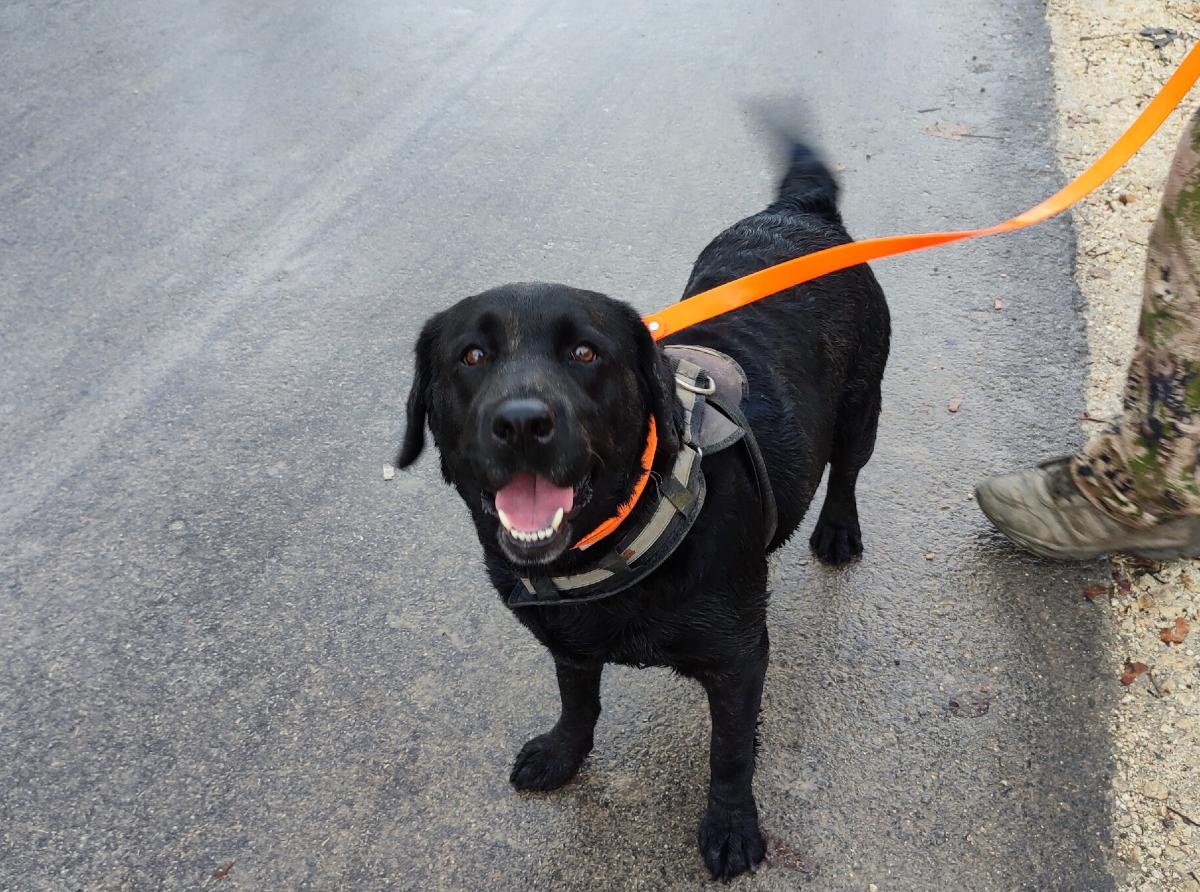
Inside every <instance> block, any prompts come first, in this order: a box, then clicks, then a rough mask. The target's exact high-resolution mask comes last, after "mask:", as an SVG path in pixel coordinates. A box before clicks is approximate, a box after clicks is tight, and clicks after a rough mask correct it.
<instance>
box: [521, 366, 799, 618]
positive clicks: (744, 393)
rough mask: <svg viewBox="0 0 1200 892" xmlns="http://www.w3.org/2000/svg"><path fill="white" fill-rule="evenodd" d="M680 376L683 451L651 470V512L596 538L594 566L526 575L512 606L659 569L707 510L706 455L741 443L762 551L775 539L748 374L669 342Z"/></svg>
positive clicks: (602, 594) (575, 599) (611, 585)
mask: <svg viewBox="0 0 1200 892" xmlns="http://www.w3.org/2000/svg"><path fill="white" fill-rule="evenodd" d="M663 352H664V353H665V354H666V356H667V359H668V360H669V361H670V362H671V365H672V369H673V371H674V374H675V399H676V400H677V401H678V402H679V404H680V406H682V408H683V431H682V437H681V441H682V442H681V443H680V448H679V455H678V456H677V457H676V459H675V464H674V466H673V467H672V468H671V473H670V474H668V475H667V476H666V477H660V476H659V475H657V474H655V475H653V477H652V479H653V482H654V483H655V487H654V491H653V494H651V492H650V490H649V488H648V489H647V491H646V493H645V494H644V495H643V498H650V497H652V498H653V499H654V507H653V510H651V511H649V512H647V514H646V519H645V520H644V521H643V522H642V523H641V524H639V525H638V526H637V527H635V528H634V529H631V530H628V531H627V532H625V533H624V534H623V535H622V536H621V537H620V539H619V540H618V541H617V544H616V545H615V546H611V545H608V543H607V542H604V544H601V543H596V544H595V545H591V546H588V550H591V549H592V548H595V549H596V550H597V551H601V549H607V550H604V551H602V553H601V554H600V555H599V556H598V557H597V559H596V562H595V565H594V566H593V568H592V569H590V570H585V571H583V572H581V573H576V574H573V575H570V576H546V575H531V576H521V577H518V578H519V580H520V581H519V582H518V583H517V585H515V586H514V587H513V591H512V593H511V594H510V595H509V596H508V599H507V601H508V606H509V607H528V606H551V605H561V604H581V603H585V602H587V601H598V600H600V599H602V598H608V597H611V596H613V595H615V594H617V593H618V592H623V591H624V590H625V589H627V588H629V587H630V586H632V585H634V584H636V583H638V582H640V581H641V580H642V579H644V578H645V577H646V576H648V575H649V574H650V573H652V572H653V571H654V570H656V569H657V568H658V567H659V566H660V565H661V564H662V563H663V562H664V561H665V560H666V559H667V558H668V557H670V556H671V554H672V552H674V551H675V549H676V548H678V547H679V543H680V542H682V541H683V539H684V537H685V536H687V534H688V532H689V531H690V530H691V528H692V524H694V523H695V522H696V518H697V517H698V516H699V514H700V509H701V508H703V507H704V492H705V488H704V472H703V470H702V469H701V460H702V459H703V458H704V457H705V456H709V455H714V454H715V453H718V452H721V451H722V450H724V449H728V448H729V447H730V446H732V445H734V444H735V443H739V442H740V443H742V444H743V445H744V446H745V447H746V453H747V455H748V456H749V458H750V465H751V467H752V468H753V470H754V482H755V485H756V487H757V489H758V499H759V503H760V505H761V506H762V513H763V525H764V527H765V529H766V539H765V541H764V543H763V547H764V548H765V547H766V546H768V545H769V544H770V542H771V540H772V539H773V538H774V536H775V524H776V510H775V496H774V494H773V493H772V492H771V482H770V480H769V479H768V477H767V466H766V463H765V462H764V461H763V457H762V452H761V451H760V450H759V448H758V441H757V440H755V438H754V431H753V430H751V428H750V425H749V423H748V422H747V421H746V416H745V415H744V414H743V413H742V404H743V402H744V401H745V400H746V398H747V397H748V396H749V394H750V386H749V383H748V382H747V380H746V373H745V372H744V371H742V367H741V366H740V365H738V363H737V361H736V360H734V359H733V358H732V357H729V356H726V355H725V354H724V353H720V352H718V351H717V350H712V349H710V348H708V347H697V346H691V345H686V346H685V345H678V346H669V347H664V348H663Z"/></svg>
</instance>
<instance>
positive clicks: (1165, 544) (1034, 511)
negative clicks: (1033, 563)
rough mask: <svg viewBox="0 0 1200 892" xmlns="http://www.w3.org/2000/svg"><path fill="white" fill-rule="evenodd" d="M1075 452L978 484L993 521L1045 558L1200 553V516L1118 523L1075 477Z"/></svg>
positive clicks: (1161, 557) (1170, 557)
mask: <svg viewBox="0 0 1200 892" xmlns="http://www.w3.org/2000/svg"><path fill="white" fill-rule="evenodd" d="M1070 461H1071V460H1070V459H1069V458H1058V459H1053V460H1052V461H1048V462H1045V463H1043V464H1041V465H1039V466H1038V467H1037V468H1034V469H1032V470H1029V471H1022V472H1021V473H1019V474H1008V475H1005V476H1003V477H990V478H988V479H987V480H984V481H983V482H982V483H980V484H979V485H978V486H977V487H976V488H975V498H976V499H977V500H978V501H979V507H980V508H981V509H982V510H983V513H984V514H986V515H987V518H988V520H990V521H991V522H992V525H993V526H994V527H995V528H996V529H998V530H999V531H1000V532H1002V533H1003V534H1004V535H1006V536H1008V538H1010V539H1012V540H1013V541H1014V542H1016V543H1017V544H1018V545H1020V546H1021V547H1022V548H1026V549H1028V550H1029V551H1032V552H1033V553H1034V554H1037V555H1041V556H1042V557H1045V558H1052V559H1054V560H1060V561H1084V560H1088V559H1090V558H1095V557H1099V556H1100V555H1102V554H1108V553H1110V552H1121V553H1122V554H1133V555H1137V556H1138V557H1144V558H1149V559H1150V560H1156V561H1165V560H1174V559H1177V558H1185V557H1187V558H1190V557H1200V517H1195V516H1188V517H1180V518H1175V519H1172V520H1167V521H1163V522H1162V523H1159V524H1156V525H1154V526H1151V527H1148V528H1146V529H1137V528H1134V527H1130V526H1126V525H1125V524H1123V523H1118V522H1117V521H1115V520H1113V519H1112V518H1111V517H1109V516H1108V515H1107V514H1105V513H1104V512H1103V511H1101V510H1100V509H1098V508H1096V507H1095V506H1094V505H1093V504H1092V503H1091V502H1089V501H1088V500H1087V499H1086V498H1085V497H1084V495H1083V494H1082V493H1081V492H1080V491H1079V487H1077V486H1076V485H1075V481H1074V480H1073V479H1072V478H1071V467H1070Z"/></svg>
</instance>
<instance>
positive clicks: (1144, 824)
mask: <svg viewBox="0 0 1200 892" xmlns="http://www.w3.org/2000/svg"><path fill="white" fill-rule="evenodd" d="M1047 19H1048V21H1049V24H1050V31H1051V40H1052V43H1053V53H1054V75H1055V84H1056V92H1057V100H1058V152H1059V157H1060V160H1061V164H1062V167H1063V170H1064V172H1065V173H1066V174H1067V175H1068V176H1074V175H1075V174H1077V173H1078V172H1079V171H1081V170H1082V169H1083V168H1084V167H1085V166H1086V165H1087V164H1088V163H1089V162H1090V161H1091V160H1092V159H1094V158H1095V157H1096V156H1097V155H1098V154H1099V153H1100V152H1101V151H1103V149H1104V148H1106V147H1107V146H1108V145H1109V144H1110V143H1111V142H1112V141H1113V140H1114V139H1115V138H1116V137H1117V136H1118V135H1119V134H1120V133H1121V132H1122V130H1123V129H1124V128H1125V127H1127V126H1128V124H1129V122H1130V121H1132V120H1133V118H1134V116H1135V115H1136V114H1137V112H1138V111H1139V110H1140V109H1141V108H1142V107H1143V106H1144V105H1145V103H1146V101H1147V100H1148V99H1149V98H1150V97H1151V96H1152V95H1153V94H1154V93H1155V91H1156V90H1157V89H1158V87H1159V86H1160V85H1161V84H1162V82H1163V81H1164V80H1165V79H1166V78H1167V77H1168V76H1169V75H1170V73H1171V72H1172V71H1173V70H1174V68H1175V66H1176V65H1178V64H1179V62H1180V60H1181V59H1182V58H1183V56H1184V54H1185V53H1186V51H1187V49H1188V48H1189V47H1190V46H1191V44H1192V41H1193V39H1194V38H1195V36H1197V35H1200V4H1196V3H1192V2H1175V0H1167V2H1149V0H1120V2H1105V3H1099V2H1095V0H1091V2H1085V0H1049V2H1048V3H1047ZM1151 28H1158V29H1168V30H1169V31H1173V32H1177V34H1178V35H1179V36H1178V37H1177V38H1174V39H1172V37H1173V36H1172V35H1171V34H1168V33H1162V32H1158V33H1156V34H1154V35H1144V34H1143V33H1142V32H1143V31H1144V30H1145V29H1151ZM1155 37H1157V38H1158V40H1157V41H1156V40H1155ZM1168 40H1169V42H1166V43H1165V45H1156V43H1158V44H1162V43H1164V42H1165V41H1168ZM1198 101H1200V91H1193V93H1192V94H1191V95H1190V96H1189V97H1188V99H1187V100H1186V101H1185V103H1184V104H1183V106H1182V107H1181V108H1180V109H1179V110H1178V111H1176V112H1175V114H1174V115H1173V116H1172V118H1171V120H1170V121H1169V122H1168V123H1167V124H1165V125H1164V126H1163V128H1162V130H1161V131H1160V132H1159V134H1158V135H1156V136H1155V137H1154V139H1153V140H1152V141H1151V142H1150V143H1149V144H1148V145H1147V146H1146V147H1145V148H1144V149H1143V150H1142V151H1141V152H1140V153H1139V154H1138V155H1137V157H1136V158H1134V159H1133V161H1132V162H1130V163H1129V164H1128V165H1127V166H1126V167H1125V168H1123V169H1122V170H1121V172H1120V173H1119V174H1118V175H1117V176H1116V177H1115V178H1114V179H1113V180H1112V181H1111V182H1110V183H1109V184H1108V185H1106V186H1105V187H1104V188H1103V189H1102V190H1100V191H1099V192H1097V193H1095V194H1094V195H1092V196H1090V197H1089V198H1088V199H1087V200H1086V201H1084V202H1082V203H1081V204H1080V205H1079V206H1077V208H1076V209H1075V210H1074V212H1073V224H1074V227H1075V232H1076V236H1077V252H1078V253H1077V256H1076V268H1075V278H1076V281H1077V282H1078V284H1079V288H1080V291H1081V293H1082V294H1083V297H1084V301H1085V307H1084V313H1085V316H1086V319H1087V333H1088V347H1089V353H1090V361H1089V374H1088V381H1087V388H1086V394H1087V406H1088V418H1086V419H1085V420H1084V424H1085V427H1086V428H1087V429H1089V430H1091V429H1094V428H1095V426H1096V422H1093V421H1091V420H1090V419H1092V418H1099V419H1104V418H1108V417H1111V416H1112V415H1113V414H1115V413H1116V412H1117V411H1118V410H1119V407H1120V401H1121V393H1122V389H1123V387H1124V382H1125V370H1126V366H1127V364H1128V361H1129V354H1130V351H1131V350H1132V346H1133V341H1134V336H1135V333H1136V328H1137V317H1138V311H1139V307H1140V306H1141V281H1142V269H1143V264H1144V262H1145V250H1146V238H1147V235H1148V233H1149V231H1150V226H1151V224H1152V223H1153V220H1154V216H1155V214H1156V213H1157V209H1158V202H1159V197H1160V194H1161V189H1162V178H1163V175H1164V173H1165V171H1166V169H1167V166H1168V164H1169V162H1170V158H1171V154H1172V151H1173V149H1174V146H1175V141H1176V140H1177V139H1178V135H1179V132H1180V130H1181V129H1182V127H1183V124H1184V122H1185V120H1186V118H1187V116H1188V115H1190V114H1191V113H1192V111H1193V110H1194V109H1195V108H1196V105H1197V102H1198ZM1198 592H1200V562H1178V563H1172V564H1162V565H1147V564H1143V563H1139V562H1132V561H1124V560H1120V559H1118V560H1115V561H1114V562H1113V564H1112V568H1111V578H1110V579H1108V580H1104V582H1103V583H1102V584H1100V585H1097V586H1095V587H1093V589H1091V590H1089V594H1090V595H1091V596H1092V598H1093V599H1094V603H1095V604H1096V606H1097V609H1104V608H1105V607H1106V608H1107V609H1108V610H1109V611H1110V613H1111V617H1112V623H1113V625H1114V629H1115V635H1114V638H1113V640H1114V642H1115V650H1114V653H1113V654H1112V667H1113V668H1112V673H1113V679H1114V682H1113V683H1114V684H1115V685H1120V686H1122V687H1123V694H1122V696H1121V697H1120V698H1119V699H1118V700H1117V704H1116V706H1115V707H1114V710H1113V714H1112V737H1113V741H1114V750H1113V752H1114V760H1115V765H1114V766H1113V767H1114V773H1113V781H1112V791H1111V792H1112V799H1113V809H1112V814H1113V816H1114V820H1115V822H1116V827H1115V828H1114V831H1113V837H1114V840H1115V842H1116V857H1117V860H1116V863H1115V864H1114V865H1113V869H1114V872H1115V873H1116V875H1117V879H1118V884H1119V888H1121V889H1123V890H1138V892H1157V890H1171V892H1177V890H1184V892H1200V661H1198V659H1197V648H1198V647H1200V631H1193V632H1192V634H1191V636H1190V637H1188V638H1187V639H1186V640H1184V641H1183V643H1171V642H1169V641H1167V640H1164V630H1165V629H1175V628H1176V625H1175V624H1176V622H1177V620H1180V619H1182V620H1183V621H1184V622H1185V623H1189V624H1190V626H1191V627H1192V629H1193V630H1196V629H1198V628H1200V594H1198ZM1165 637H1166V638H1171V637H1172V636H1171V635H1170V634H1169V633H1167V634H1166V635H1165ZM1175 637H1178V636H1175ZM1143 669H1144V671H1142V670H1143ZM1125 682H1128V683H1127V684H1125Z"/></svg>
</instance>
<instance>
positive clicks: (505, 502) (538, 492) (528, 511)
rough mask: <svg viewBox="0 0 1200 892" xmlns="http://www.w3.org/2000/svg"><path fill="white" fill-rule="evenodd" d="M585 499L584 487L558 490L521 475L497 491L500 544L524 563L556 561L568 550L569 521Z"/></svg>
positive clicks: (527, 473) (530, 474)
mask: <svg viewBox="0 0 1200 892" xmlns="http://www.w3.org/2000/svg"><path fill="white" fill-rule="evenodd" d="M586 498H587V494H586V491H585V487H584V486H574V487H572V486H559V485H557V484H555V483H552V482H551V481H550V480H547V479H546V478H545V477H543V476H542V475H540V474H535V473H533V472H532V471H522V472H521V473H519V474H517V475H516V476H514V477H513V478H512V479H511V480H510V481H508V483H506V484H505V485H504V486H502V487H500V489H498V490H496V496H495V507H496V516H497V517H498V518H499V520H500V531H499V535H500V541H501V544H502V545H506V546H508V550H509V551H512V552H515V553H516V555H518V556H520V557H521V558H523V559H525V560H529V561H532V562H535V563H540V562H544V561H548V560H553V559H554V558H556V557H557V556H558V555H559V554H561V553H562V552H563V551H564V550H565V548H566V545H567V538H568V536H569V527H570V524H569V523H568V521H569V520H570V518H571V516H572V515H573V514H574V513H577V510H578V509H579V508H580V507H582V503H583V502H584V501H586Z"/></svg>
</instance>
